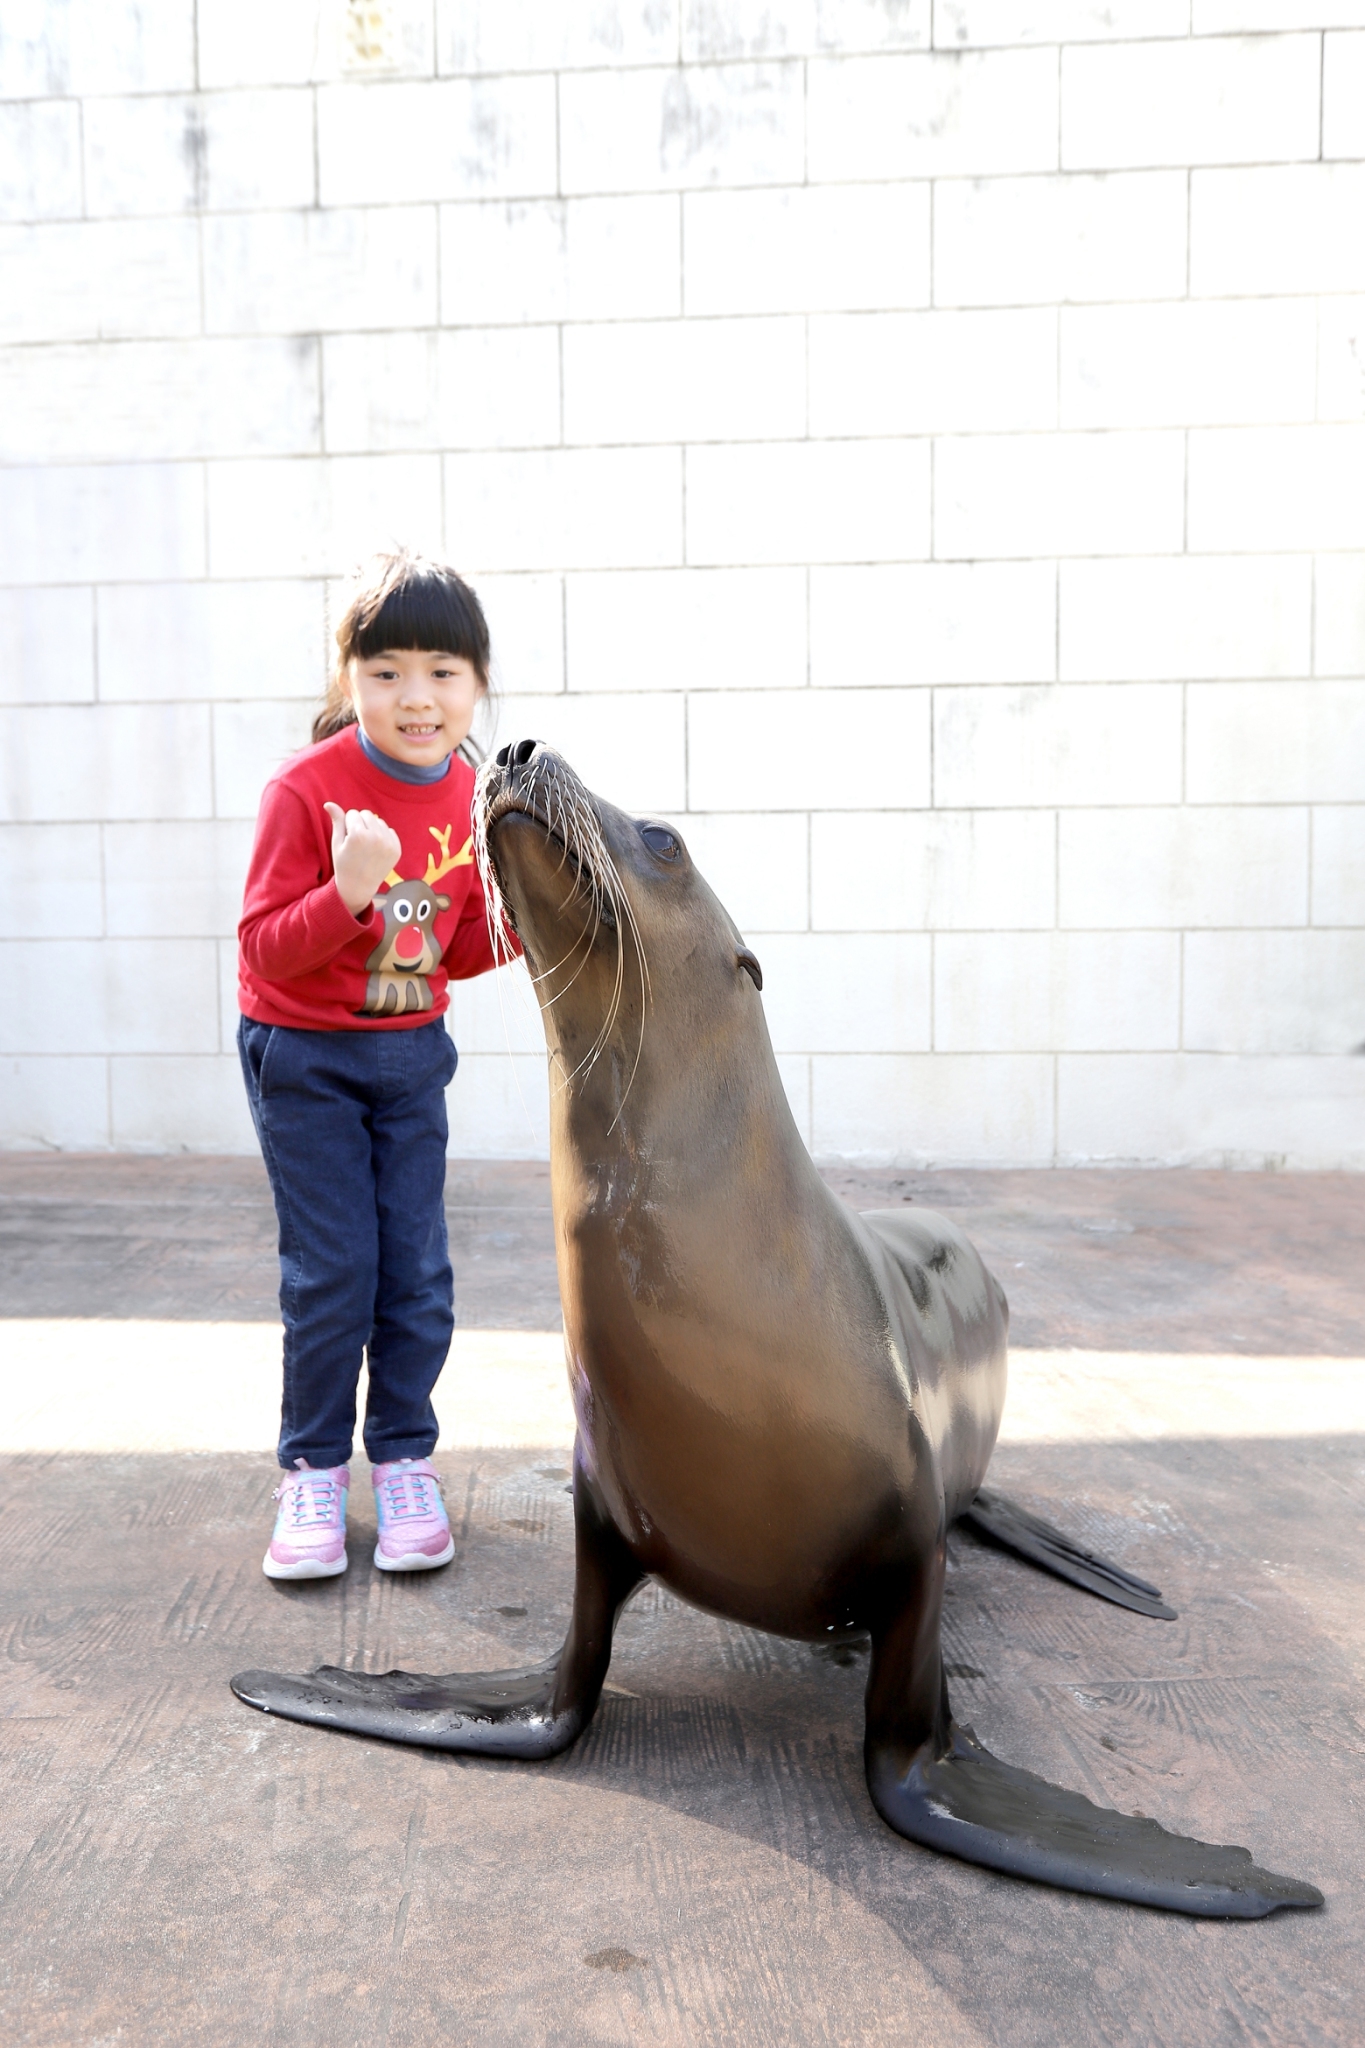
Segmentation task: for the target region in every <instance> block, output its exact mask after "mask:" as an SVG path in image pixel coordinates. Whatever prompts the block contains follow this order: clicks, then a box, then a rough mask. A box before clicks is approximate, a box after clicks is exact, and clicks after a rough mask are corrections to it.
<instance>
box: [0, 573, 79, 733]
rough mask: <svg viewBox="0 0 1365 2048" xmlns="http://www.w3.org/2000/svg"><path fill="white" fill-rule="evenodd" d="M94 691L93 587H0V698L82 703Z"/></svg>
mask: <svg viewBox="0 0 1365 2048" xmlns="http://www.w3.org/2000/svg"><path fill="white" fill-rule="evenodd" d="M94 694H95V593H94V591H93V590H71V589H57V590H0V704H85V703H89V702H90V700H91V699H92V698H93V697H94Z"/></svg>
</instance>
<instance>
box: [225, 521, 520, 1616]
mask: <svg viewBox="0 0 1365 2048" xmlns="http://www.w3.org/2000/svg"><path fill="white" fill-rule="evenodd" d="M488 659H489V646H488V627H487V625H486V623H485V621H484V616H483V612H482V610H481V609H480V606H479V601H478V599H477V598H476V597H475V595H474V592H473V591H472V590H471V589H470V588H469V586H468V585H467V584H466V583H463V582H462V581H461V579H460V578H459V577H458V576H457V575H456V573H455V571H454V570H453V569H447V568H443V567H440V566H439V565H437V564H436V563H433V562H426V561H423V560H421V559H420V558H419V557H417V556H414V555H410V554H407V553H399V554H392V555H383V556H379V557H377V558H376V559H375V561H374V562H373V563H372V564H371V565H370V567H369V569H368V571H367V572H366V573H365V575H364V576H363V578H362V580H361V581H360V583H359V584H358V586H357V588H356V589H355V591H354V593H353V595H352V597H351V601H350V603H349V605H348V606H347V609H346V613H345V616H344V618H343V619H342V621H341V624H340V626H339V627H338V628H337V664H336V671H335V675H334V677H333V680H332V684H331V688H330V690H329V693H328V697H327V701H326V704H325V705H324V707H323V709H322V711H321V712H320V713H319V714H318V717H317V719H316V721H315V722H314V726H313V741H314V744H313V745H312V746H311V747H308V748H305V750H304V751H303V752H302V753H301V754H296V755H295V756H294V757H293V759H292V760H290V761H288V762H286V763H285V765H284V767H283V768H282V769H281V770H280V771H279V773H278V774H277V775H276V776H275V777H274V778H273V779H272V780H271V782H270V783H268V784H267V786H266V790H265V794H264V796H263V797H262V799H261V810H260V817H259V820H258V822H257V826H256V843H255V847H254V849H253V852H252V856H251V867H250V871H249V873H248V875H247V883H246V898H245V902H244V905H243V909H242V921H241V925H240V927H239V934H240V938H241V978H240V997H241V1010H242V1021H241V1027H240V1030H239V1032H238V1046H239V1049H240V1051H241V1057H242V1072H243V1074H244V1075H245V1077H246V1088H247V1095H248V1098H249V1100H250V1103H251V1115H252V1119H253V1121H254V1123H255V1125H256V1133H257V1136H258V1137H259V1139H260V1143H261V1151H262V1153H263V1154H264V1155H265V1164H266V1170H267V1172H268V1173H269V1175H270V1184H271V1188H272V1190H273V1192H274V1196H275V1209H276V1214H277V1215H278V1218H279V1226H280V1309H281V1313H282V1315H283V1319H284V1401H283V1410H282V1419H281V1431H280V1443H279V1461H280V1464H281V1466H282V1467H283V1468H284V1472H285V1478H284V1480H283V1483H282V1484H281V1486H280V1488H279V1490H278V1492H277V1493H276V1495H275V1498H276V1500H277V1501H278V1502H279V1515H278V1517H277V1520H276V1523H275V1532H274V1535H273V1536H272V1538H271V1542H270V1548H269V1549H268V1550H267V1552H266V1555H265V1571H266V1574H267V1576H268V1577H270V1578H272V1579H315V1578H330V1577H332V1576H334V1575H335V1574H336V1573H338V1572H344V1571H345V1569H346V1495H347V1489H348V1486H349V1484H350V1472H349V1469H348V1461H349V1459H350V1455H351V1437H352V1431H353V1430H354V1427H355V1401H356V1386H357V1382H358V1380H359V1377H360V1363H361V1355H362V1353H365V1354H366V1355H367V1357H368V1364H369V1395H368V1399H367V1402H366V1410H365V1449H366V1451H367V1453H368V1455H369V1458H370V1461H371V1463H372V1465H373V1467H374V1489H375V1502H376V1508H377V1512H378V1518H379V1542H378V1546H377V1548H376V1550H375V1554H374V1561H375V1563H376V1564H377V1565H378V1567H379V1569H380V1570H381V1571H399V1572H401V1571H427V1570H429V1569H431V1568H432V1567H433V1566H436V1565H442V1564H447V1563H448V1562H449V1561H450V1559H451V1558H452V1557H453V1556H454V1554H455V1545H454V1542H453V1540H452V1538H451V1534H450V1524H449V1522H448V1520H447V1517H446V1511H445V1506H444V1504H443V1502H442V1500H441V1496H440V1492H439V1490H438V1487H437V1483H436V1480H437V1475H436V1474H435V1473H434V1472H433V1471H432V1468H431V1465H430V1462H429V1460H430V1457H431V1453H432V1451H433V1450H434V1449H435V1446H436V1435H437V1425H436V1415H435V1411H434V1409H433V1408H432V1405H431V1390H432V1388H433V1387H434V1386H435V1384H436V1380H437V1377H438V1376H439V1374H440V1371H441V1367H442V1366H443V1365H444V1363H445V1357H446V1352H447V1350H448V1349H449V1345H450V1337H451V1332H452V1330H453V1328H454V1312H453V1286H452V1276H451V1270H450V1259H449V1255H448V1252H447V1246H446V1225H445V1209H444V1206H443V1202H442V1194H443V1189H444V1185H445V1155H446V1104H445V1089H446V1084H447V1083H448V1082H449V1080H450V1078H451V1076H452V1075H453V1074H454V1072H455V1064H456V1052H455V1047H454V1045H453V1044H452V1043H451V1040H450V1038H449V1037H448V1035H447V1033H446V1028H445V1025H444V1023H443V1022H442V1015H443V1013H444V1011H445V1009H446V1005H447V1001H448V997H447V993H446V984H447V982H448V980H450V979H451V978H452V977H453V978H454V979H456V980H460V979H463V978H465V977H467V976H469V975H474V974H482V973H484V972H485V971H486V970H487V969H488V968H490V967H492V966H494V965H495V964H496V962H495V960H494V957H493V949H492V943H491V940H490V937H489V932H488V924H487V919H486V915H485V909H484V899H483V894H482V890H481V888H480V884H479V879H478V870H477V869H476V868H475V866H474V863H473V850H472V824H471V818H470V804H471V799H472V796H473V790H474V776H473V772H472V770H471V769H470V768H469V767H467V766H466V764H465V762H464V761H463V760H461V759H459V758H458V757H457V751H456V750H457V749H458V748H459V747H460V746H461V745H462V744H463V742H464V741H465V740H466V738H467V737H468V734H469V729H470V724H471V722H472V720H473V717H474V712H475V708H476V706H477V704H478V702H479V699H480V698H481V697H482V696H483V695H484V694H485V693H486V691H487V689H488ZM509 942H510V943H512V944H513V945H514V944H515V942H514V941H509Z"/></svg>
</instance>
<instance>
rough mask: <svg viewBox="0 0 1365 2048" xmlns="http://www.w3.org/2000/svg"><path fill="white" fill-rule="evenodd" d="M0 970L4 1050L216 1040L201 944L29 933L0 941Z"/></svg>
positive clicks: (209, 975) (211, 977) (154, 1048)
mask: <svg viewBox="0 0 1365 2048" xmlns="http://www.w3.org/2000/svg"><path fill="white" fill-rule="evenodd" d="M0 970H2V971H0V1048H3V1050H4V1051H5V1052H6V1053H20V1054H22V1053H49V1054H50V1053H87V1054H89V1053H107V1052H112V1051H116V1050H117V1051H124V1052H177V1051H184V1052H201V1051H204V1050H206V1049H209V1048H210V1047H214V1046H216V1045H217V1043H218V969H217V964H216V960H215V956H214V948H213V945H212V943H211V942H210V941H208V940H202V939H137V940H131V939H105V940H102V941H101V942H100V943H99V944H97V945H91V944H90V942H89V941H88V940H84V939H60V938H58V939H53V938H46V937H39V936H36V935H33V934H30V935H29V936H28V937H26V938H23V939H6V940H4V941H3V942H0ZM63 995H65V996H66V997H67V1000H66V1001H62V1000H61V999H60V998H61V997H62V996H63ZM73 998H74V1000H73Z"/></svg>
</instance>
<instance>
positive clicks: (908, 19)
mask: <svg viewBox="0 0 1365 2048" xmlns="http://www.w3.org/2000/svg"><path fill="white" fill-rule="evenodd" d="M931 14H932V7H931V4H930V0H889V4H888V0H815V46H816V48H817V49H819V50H834V51H844V52H849V53H851V52H852V51H854V50H923V49H927V48H928V46H929V43H930V41H931V40H932V38H931V33H930V31H931V27H932V22H931Z"/></svg>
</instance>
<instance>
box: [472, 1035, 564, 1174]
mask: <svg viewBox="0 0 1365 2048" xmlns="http://www.w3.org/2000/svg"><path fill="white" fill-rule="evenodd" d="M446 1105H447V1109H448V1111H449V1116H450V1145H449V1147H448V1152H449V1156H450V1158H452V1159H548V1158H549V1156H550V1091H549V1077H548V1075H547V1072H546V1065H545V1055H544V1053H543V1052H541V1053H537V1054H534V1055H532V1054H519V1055H515V1056H514V1055H512V1054H510V1053H477V1052H476V1053H470V1054H469V1055H468V1056H467V1057H465V1058H462V1059H461V1061H460V1069H459V1072H458V1073H457V1074H456V1076H455V1079H454V1080H453V1081H452V1082H451V1084H450V1087H449V1089H448V1090H447V1093H446Z"/></svg>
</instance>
